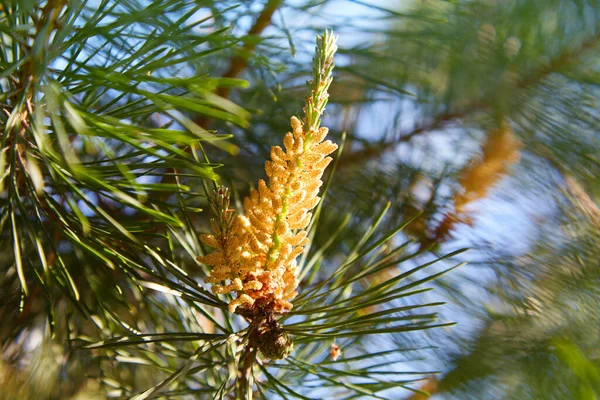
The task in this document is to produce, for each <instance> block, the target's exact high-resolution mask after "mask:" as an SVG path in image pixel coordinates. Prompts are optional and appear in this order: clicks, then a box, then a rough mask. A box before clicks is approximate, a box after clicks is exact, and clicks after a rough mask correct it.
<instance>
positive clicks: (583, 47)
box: [339, 34, 600, 168]
mask: <svg viewBox="0 0 600 400" xmlns="http://www.w3.org/2000/svg"><path fill="white" fill-rule="evenodd" d="M598 41H600V34H599V35H594V36H591V37H589V38H587V39H586V40H584V41H583V42H582V43H581V44H580V45H579V46H577V47H569V48H568V49H567V50H566V51H564V52H563V53H561V54H560V55H559V56H557V57H556V58H554V59H553V60H552V61H550V62H549V63H547V64H545V65H543V66H542V67H540V68H538V69H536V70H535V71H534V72H532V73H531V74H529V75H527V76H525V77H524V78H522V79H520V80H519V81H518V82H517V83H516V85H515V88H516V89H519V90H527V89H530V88H532V87H535V86H536V85H537V84H539V83H540V82H542V81H543V80H544V79H545V78H546V77H548V76H549V75H551V74H553V73H557V72H560V71H561V70H563V69H565V68H568V67H570V66H571V65H573V64H574V63H575V62H577V61H578V59H579V57H582V56H584V55H585V54H586V53H588V52H589V51H591V50H593V49H594V48H596V46H597V45H598ZM491 107H492V103H490V102H489V101H487V100H486V99H478V100H476V101H474V102H471V103H469V104H467V105H466V106H463V107H461V108H460V109H459V110H457V111H453V112H448V113H444V114H441V115H439V116H437V117H435V118H434V119H433V121H432V122H430V123H429V124H426V125H423V126H420V127H418V128H415V129H414V130H412V131H410V132H408V133H406V134H404V135H401V136H399V137H397V138H396V139H395V140H393V141H388V142H383V143H378V144H376V145H375V146H371V147H366V148H364V149H361V150H357V151H355V152H352V153H347V154H346V155H345V156H343V157H342V158H341V159H340V162H339V168H344V167H349V166H351V165H353V164H356V163H362V162H365V161H368V160H371V159H374V158H377V157H381V156H382V155H384V154H386V153H389V152H391V151H393V150H395V149H396V147H397V146H398V145H399V144H401V143H406V142H409V141H410V140H412V139H413V138H414V137H416V136H420V135H425V134H428V133H430V132H432V131H434V130H437V129H440V128H442V127H443V126H445V125H446V124H448V123H451V122H455V121H457V120H460V119H462V118H467V117H470V116H472V115H474V114H476V113H478V112H482V111H487V110H489V109H490V108H491Z"/></svg>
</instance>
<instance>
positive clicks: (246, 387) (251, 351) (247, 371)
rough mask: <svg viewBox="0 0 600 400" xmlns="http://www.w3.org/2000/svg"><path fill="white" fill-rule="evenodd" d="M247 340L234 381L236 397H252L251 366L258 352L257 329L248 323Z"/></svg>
mask: <svg viewBox="0 0 600 400" xmlns="http://www.w3.org/2000/svg"><path fill="white" fill-rule="evenodd" d="M250 329H251V331H250V334H249V337H248V342H247V343H246V346H245V347H244V350H243V351H242V355H241V357H240V364H239V367H238V380H237V383H236V398H237V399H250V400H251V399H252V386H253V382H252V368H253V367H254V362H255V361H256V353H257V352H258V329H256V328H255V327H253V326H252V324H251V325H250Z"/></svg>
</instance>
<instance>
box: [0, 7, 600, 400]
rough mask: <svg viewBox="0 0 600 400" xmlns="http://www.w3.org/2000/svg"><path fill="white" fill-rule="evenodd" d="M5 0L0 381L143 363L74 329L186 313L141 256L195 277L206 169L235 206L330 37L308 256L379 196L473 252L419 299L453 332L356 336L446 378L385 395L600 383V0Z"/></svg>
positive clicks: (491, 393) (340, 238) (133, 327)
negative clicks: (144, 285)
mask: <svg viewBox="0 0 600 400" xmlns="http://www.w3.org/2000/svg"><path fill="white" fill-rule="evenodd" d="M0 5H1V6H2V8H1V9H0V24H1V25H0V31H1V36H2V41H1V43H0V45H1V50H2V55H1V65H0V84H1V86H2V95H1V97H2V101H3V105H2V110H3V113H2V116H0V119H1V122H0V123H1V125H2V128H3V129H2V133H0V135H2V147H3V150H2V153H1V155H2V158H0V166H1V167H2V168H0V174H3V173H4V171H7V172H6V173H4V176H3V178H2V181H0V182H1V183H2V186H0V211H1V221H0V227H1V236H0V293H1V295H0V320H1V321H2V322H1V324H0V341H1V343H2V355H1V358H0V386H1V387H2V388H3V392H4V393H2V394H0V398H6V399H9V398H10V399H16V398H23V399H25V398H36V399H38V398H39V399H42V398H61V399H62V398H65V399H66V398H81V399H87V398H105V397H106V396H108V395H110V396H112V397H117V398H120V397H124V396H128V395H130V394H131V393H132V391H133V392H135V390H134V389H136V388H137V389H139V388H144V387H145V386H147V385H149V384H150V383H151V382H154V381H155V379H153V375H152V372H140V370H139V369H135V368H137V367H138V364H139V365H142V366H144V365H145V364H146V365H150V364H153V363H154V362H155V361H153V360H150V361H149V360H148V359H147V358H144V357H142V356H139V355H134V354H130V353H127V354H125V353H119V351H115V352H113V353H110V354H109V355H106V354H102V355H100V354H94V355H90V354H87V353H85V354H83V353H81V352H72V349H71V345H70V344H69V343H70V340H71V339H73V338H74V337H89V338H95V339H97V340H99V339H101V338H105V337H106V336H107V335H108V333H114V332H117V333H119V332H120V334H123V332H125V333H127V332H137V331H138V330H139V331H142V332H144V331H156V332H158V331H160V329H163V330H164V332H169V331H175V332H179V331H186V330H187V329H186V326H185V324H184V322H182V321H184V320H185V321H187V319H186V318H191V317H190V316H187V315H186V316H184V317H185V318H184V317H182V316H181V315H180V311H177V308H176V305H173V304H170V303H169V304H167V303H166V302H164V301H162V300H160V299H156V298H151V297H152V296H148V297H146V295H142V294H140V293H142V292H140V291H137V289H136V287H137V286H139V283H138V282H137V281H140V280H147V279H148V278H147V275H145V274H151V271H150V270H149V269H148V268H149V267H147V265H151V264H152V263H154V264H157V265H159V264H164V265H166V264H168V263H169V262H171V263H172V264H176V265H177V266H178V267H180V268H181V269H182V270H185V271H186V272H187V273H188V274H189V275H190V276H191V277H193V279H197V280H198V281H200V280H201V279H202V277H203V276H205V273H206V271H205V270H203V269H202V268H201V267H200V266H198V265H197V264H196V263H195V262H194V261H193V256H194V255H197V254H199V252H200V250H199V249H200V244H199V243H198V241H197V233H198V232H206V231H208V229H209V228H208V224H207V220H208V217H209V216H208V215H207V213H206V212H200V211H199V209H200V208H204V209H206V205H207V202H206V198H205V197H204V195H203V193H202V185H203V183H202V179H211V178H213V177H215V176H217V175H218V176H220V178H221V182H222V183H223V184H225V185H227V186H229V187H231V188H232V190H233V192H234V194H235V196H234V202H237V204H238V205H239V204H240V199H242V198H243V196H244V195H246V194H247V193H248V191H249V189H250V187H251V184H252V182H256V180H257V179H258V178H260V177H263V175H264V172H263V165H264V161H265V160H266V159H267V158H268V156H269V149H270V147H271V146H272V145H274V144H279V143H281V141H282V137H283V135H284V134H285V132H287V131H289V129H290V128H289V118H290V117H291V116H292V115H300V114H301V112H302V106H303V103H304V96H305V88H306V85H305V82H306V81H307V79H310V67H311V58H312V56H313V54H314V38H315V35H316V34H317V33H320V32H322V31H324V30H325V29H333V31H334V32H335V34H336V35H339V41H338V46H339V50H338V55H337V57H336V62H337V66H336V70H335V79H334V83H333V85H332V87H331V93H330V103H329V105H328V108H327V112H326V114H325V117H324V125H325V126H328V127H329V128H330V132H331V136H332V137H333V140H334V141H336V142H337V143H342V141H343V140H345V142H344V150H343V153H341V155H339V159H338V164H337V169H336V172H335V175H334V176H333V178H332V180H331V185H330V188H329V193H328V196H327V198H326V199H325V201H324V204H323V209H322V211H321V216H320V222H319V228H318V230H317V234H316V236H315V243H316V246H317V247H318V246H319V245H321V244H324V243H327V244H328V246H327V247H326V248H327V251H326V253H325V254H324V255H323V260H324V261H323V265H322V270H321V272H320V274H322V275H327V273H328V271H331V270H332V269H331V268H334V267H335V265H336V262H338V264H339V260H340V259H342V258H343V255H344V254H346V253H348V252H349V249H352V248H353V246H354V245H355V244H356V242H357V241H358V240H359V239H360V236H361V232H362V231H364V229H365V227H366V226H368V224H369V223H370V221H371V220H372V219H373V216H374V215H376V214H377V213H378V212H379V210H381V208H383V207H384V206H385V205H386V203H388V202H390V203H391V206H390V210H389V212H388V213H387V214H386V216H385V218H384V219H383V221H382V225H383V226H384V227H386V228H389V229H392V228H394V227H396V226H398V225H400V224H402V223H404V222H407V221H410V223H409V224H408V225H407V226H406V227H405V228H404V229H403V230H402V232H401V233H400V234H399V235H398V239H397V240H398V243H401V242H402V241H405V240H411V242H410V243H411V244H410V246H411V248H413V249H414V250H415V251H422V253H420V255H419V260H420V261H419V263H421V262H425V261H428V260H432V259H434V258H436V257H437V256H440V255H443V254H446V253H449V252H452V251H454V250H457V249H461V248H469V250H468V251H467V252H464V253H461V254H459V255H456V256H453V257H451V258H450V259H447V260H442V261H441V262H439V263H438V264H437V265H438V267H439V269H440V270H442V269H444V268H447V267H450V266H452V265H454V264H455V263H457V262H462V261H467V262H468V264H466V265H464V266H461V267H460V268H458V269H455V270H453V271H451V272H449V273H447V274H445V275H443V276H442V277H440V278H438V279H436V280H435V282H434V283H432V286H434V287H435V290H434V291H432V292H427V293H424V294H423V295H422V296H423V300H424V301H444V302H446V304H445V305H443V306H442V307H440V308H439V310H436V311H437V312H438V313H439V314H440V317H441V319H443V320H444V321H456V322H457V324H456V325H454V326H451V327H446V328H440V329H434V330H427V331H422V332H414V333H410V334H404V333H399V334H389V335H386V336H385V337H377V338H372V339H367V341H366V342H365V343H363V344H361V345H360V346H365V348H369V346H371V348H372V346H373V344H375V345H376V346H377V349H378V350H379V349H381V350H383V349H386V348H390V349H391V348H402V349H406V354H404V356H403V357H404V358H403V359H402V360H401V364H400V367H398V366H396V367H390V368H389V371H392V372H393V371H399V369H402V368H403V367H406V366H410V368H411V369H415V370H418V371H438V372H439V373H438V374H435V375H434V374H429V373H426V372H425V373H424V374H423V375H422V377H423V380H420V381H418V382H414V383H412V384H411V387H412V388H414V389H421V390H423V391H424V392H429V393H430V394H425V393H414V394H411V393H410V392H407V391H394V390H391V391H387V392H382V394H381V396H382V397H381V398H389V399H413V400H414V399H426V398H432V399H455V398H456V399H582V400H584V399H585V400H588V399H589V400H592V399H597V398H599V397H600V314H599V313H598V309H600V246H599V243H600V242H599V239H600V208H599V207H598V199H599V197H600V159H599V158H598V157H599V156H598V154H599V150H600V135H599V131H598V129H599V126H600V124H599V122H600V115H599V114H598V110H599V108H598V104H599V101H600V59H599V58H598V54H599V53H598V50H599V49H600V2H598V1H596V0H503V1H500V0H472V1H469V0H454V1H442V0H412V1H411V0H378V1H375V0H365V1H359V0H279V1H278V0H268V1H244V2H240V1H229V0H222V1H208V0H196V1H189V0H183V1H169V0H167V1H161V2H145V1H141V0H122V1H117V0H102V1H100V0H98V1H92V0H90V1H84V0H79V1H74V0H73V1H67V0H64V1H63V0H53V1H50V0H49V1H47V2H44V1H41V2H40V1H34V0H23V1H20V0H17V1H13V2H11V1H8V2H7V1H0ZM28 77H33V78H28ZM33 109H35V110H36V111H35V112H34V111H33ZM15 110H18V112H16V111H15ZM37 110H44V111H43V112H42V111H37ZM48 132H51V134H52V138H53V139H48V140H47V139H44V137H45V136H48V135H47V134H48ZM143 132H150V133H143ZM27 135H30V139H31V142H32V143H35V144H32V145H31V151H29V150H26V149H29V147H28V143H30V142H29V139H27V137H28V136H27ZM17 137H20V138H23V139H18V140H22V142H21V143H22V146H23V148H19V147H17V148H16V150H13V151H12V153H11V150H10V149H11V148H13V147H11V146H12V144H13V143H15V141H17V139H15V138H17ZM342 137H345V139H343V138H342ZM198 138H200V139H201V140H203V141H205V142H206V145H205V146H204V147H202V148H199V147H197V145H196V144H195V143H196V142H195V141H196V140H198ZM49 142H52V143H51V144H49ZM43 143H46V148H44V145H43ZM52 147H53V148H55V150H48V149H49V148H52ZM190 149H192V151H190ZM19 163H21V164H20V165H22V168H19V167H18V165H19ZM11 165H12V168H10V166H11ZM9 171H10V173H9ZM19 179H21V180H23V181H24V182H25V183H23V184H21V183H19ZM44 199H45V200H44ZM161 224H165V225H164V226H166V228H164V227H163V225H161ZM344 224H347V225H345V226H347V229H346V231H345V233H344V234H343V235H340V234H339V232H338V228H339V227H340V226H342V225H344ZM173 226H176V228H173ZM90 232H91V233H92V234H91V235H90ZM115 232H116V233H115ZM145 242H147V243H152V246H154V247H153V248H155V247H156V248H157V249H158V248H160V249H161V251H164V252H165V253H164V254H168V255H166V256H165V255H163V253H161V252H158V254H157V252H153V251H151V249H150V248H149V247H148V246H146V245H145V244H144V243H145ZM40 249H42V250H40ZM413 261H414V260H411V261H409V262H413ZM120 263H121V264H120ZM123 263H124V265H126V267H120V265H122V264H123ZM107 265H108V266H109V267H106V266H107ZM111 265H112V266H111ZM406 265H407V264H400V265H398V266H392V267H390V268H387V269H384V270H382V271H381V272H380V276H379V277H376V278H371V279H379V280H381V281H384V280H386V279H390V278H392V277H394V276H397V275H398V274H400V273H402V272H403V271H404V270H406V269H407V268H408V267H407V266H406ZM328 268H329V269H328ZM50 283H52V285H50ZM24 288H26V289H24ZM300 292H302V285H301V287H300ZM374 311H377V310H367V311H365V312H374ZM196 314H197V315H194V321H195V322H194V323H196V324H199V326H202V329H203V331H209V330H210V329H211V328H210V326H211V321H210V315H209V316H206V315H201V314H199V313H196ZM188 322H189V321H188ZM90 340H91V339H90ZM357 346H359V345H358V344H357ZM409 349H416V350H411V351H408V350H409ZM163 350H164V349H163ZM168 350H169V351H173V352H175V351H176V350H175V349H168ZM165 351H166V350H165ZM343 351H344V353H343V354H344V356H347V357H351V356H352V354H353V350H352V347H349V348H344V349H343ZM136 357H137V358H136ZM394 361H395V362H398V360H397V359H395V360H394ZM126 363H127V365H125V364H126ZM156 365H159V366H160V365H161V364H160V363H159V362H158V361H156V363H155V365H154V366H156ZM398 368H399V369H398ZM82 369H85V371H87V373H86V374H81V373H79V372H80V371H81V370H82ZM165 369H166V367H165ZM148 371H151V370H150V369H149V370H148ZM11 390H13V391H14V392H10V391H11ZM7 393H18V394H17V395H16V396H17V397H14V396H15V395H13V394H7ZM326 393H329V394H325V395H323V398H327V397H328V396H331V398H335V397H334V396H333V394H332V393H333V392H326ZM3 396H4V397H3ZM7 396H8V397H7ZM11 396H12V397H11ZM94 396H95V397H94ZM176 396H177V394H176V393H172V397H164V398H177V397H176ZM196 396H197V398H205V397H202V395H200V394H198V393H196ZM206 396H207V397H206V398H212V397H211V396H212V395H210V396H209V395H208V394H207V395H206ZM215 396H216V395H215ZM342 397H343V396H342ZM215 398H218V397H215ZM267 398H277V395H275V394H273V395H271V396H267ZM343 398H350V397H343ZM364 398H369V396H366V397H364Z"/></svg>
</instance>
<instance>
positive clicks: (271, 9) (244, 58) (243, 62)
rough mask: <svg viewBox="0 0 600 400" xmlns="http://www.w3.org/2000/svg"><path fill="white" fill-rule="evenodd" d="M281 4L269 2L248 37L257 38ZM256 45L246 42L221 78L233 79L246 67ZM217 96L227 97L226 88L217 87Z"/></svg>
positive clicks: (275, 0) (227, 89)
mask: <svg viewBox="0 0 600 400" xmlns="http://www.w3.org/2000/svg"><path fill="white" fill-rule="evenodd" d="M280 4H281V0H269V1H268V2H267V4H266V5H265V8H263V10H262V12H261V13H260V15H259V16H258V18H257V19H256V21H255V22H254V25H252V27H251V28H250V30H249V31H248V36H259V35H260V34H261V33H262V32H263V31H264V30H265V28H266V27H267V26H269V24H270V23H271V18H272V17H273V14H274V13H275V11H276V10H277V8H278V7H279V5H280ZM255 47H256V44H255V42H254V41H248V42H246V43H245V44H244V46H243V47H242V49H241V52H242V54H241V55H238V56H235V57H233V59H232V60H231V64H230V65H229V69H227V71H226V72H225V73H224V74H223V78H235V77H237V76H239V74H240V73H241V72H242V71H243V70H244V69H245V68H246V67H247V66H248V58H249V55H250V54H251V53H252V52H254V49H255ZM217 94H218V95H219V96H221V97H228V96H229V88H228V87H219V88H218V89H217Z"/></svg>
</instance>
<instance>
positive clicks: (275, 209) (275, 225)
mask: <svg viewBox="0 0 600 400" xmlns="http://www.w3.org/2000/svg"><path fill="white" fill-rule="evenodd" d="M291 125H292V132H289V133H287V134H286V136H285V138H284V141H283V142H284V146H285V150H284V149H282V148H281V147H279V146H273V147H272V148H271V161H267V162H266V163H265V171H266V174H267V177H268V183H267V182H265V181H264V180H262V179H261V180H259V182H258V187H257V189H255V190H253V191H252V192H251V193H250V195H249V196H248V197H246V199H245V200H244V210H245V215H243V216H241V215H236V216H235V218H234V221H233V224H232V226H231V229H230V231H229V232H221V230H220V228H219V227H218V226H217V224H214V223H213V232H214V234H212V235H202V236H201V240H202V241H203V243H205V244H207V245H209V246H211V247H214V248H215V251H214V252H213V253H211V254H208V255H206V256H204V257H198V261H199V262H202V263H205V264H208V265H210V266H211V267H212V271H211V274H210V276H209V277H208V278H207V279H206V282H207V283H212V284H213V286H212V290H213V292H214V293H219V294H222V293H230V292H236V293H237V297H236V298H235V299H234V300H233V301H232V302H231V303H230V304H229V309H230V311H231V312H234V311H235V309H236V308H237V307H244V308H246V309H249V310H253V309H261V310H263V311H271V312H275V313H282V312H286V311H288V310H290V309H291V308H292V304H291V303H290V302H289V300H291V299H292V298H294V297H295V296H296V294H297V292H296V288H297V287H298V280H297V271H296V269H297V266H296V264H295V259H296V258H297V257H298V256H299V255H300V254H302V253H303V252H304V248H305V246H306V245H307V244H308V242H309V240H308V238H307V232H306V227H307V226H308V224H309V223H310V220H311V217H312V214H311V213H310V210H312V209H313V208H314V207H315V206H316V205H317V204H318V203H319V197H318V196H317V195H318V193H319V189H320V187H321V185H322V184H323V182H322V180H321V177H322V176H323V173H324V171H325V168H326V167H327V166H328V165H329V163H330V162H331V157H327V156H328V155H329V154H331V153H332V152H333V151H335V150H336V149H337V145H336V144H334V143H332V142H331V141H329V140H327V141H323V140H324V139H325V136H327V133H328V129H327V128H319V129H318V130H315V131H310V132H306V133H305V132H304V126H303V124H302V122H301V121H300V120H299V119H298V118H295V117H292V120H291ZM224 211H225V212H231V210H224ZM223 281H225V282H226V284H224V285H223V284H222V283H221V282H223Z"/></svg>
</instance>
